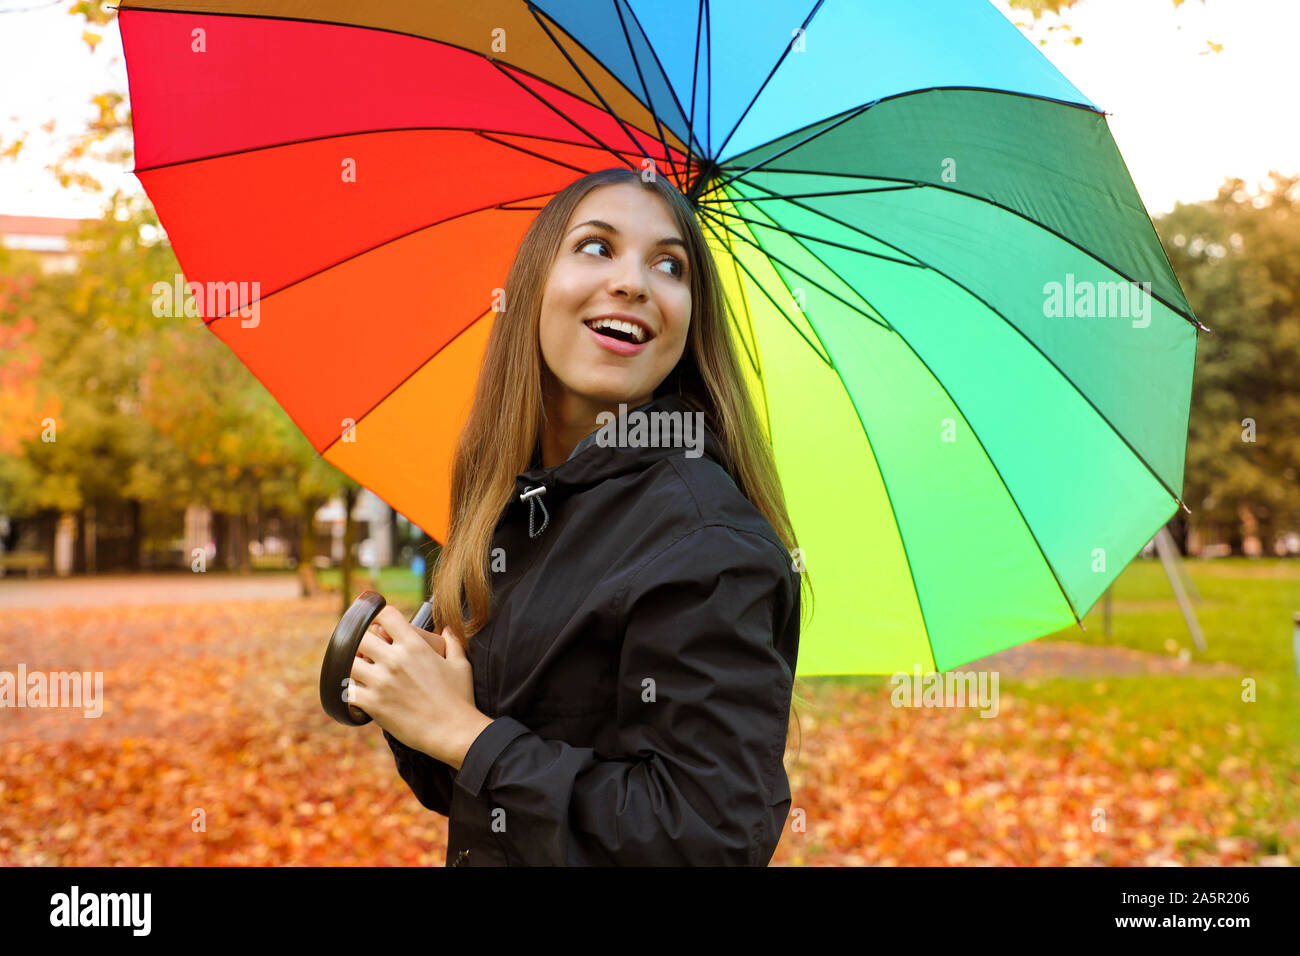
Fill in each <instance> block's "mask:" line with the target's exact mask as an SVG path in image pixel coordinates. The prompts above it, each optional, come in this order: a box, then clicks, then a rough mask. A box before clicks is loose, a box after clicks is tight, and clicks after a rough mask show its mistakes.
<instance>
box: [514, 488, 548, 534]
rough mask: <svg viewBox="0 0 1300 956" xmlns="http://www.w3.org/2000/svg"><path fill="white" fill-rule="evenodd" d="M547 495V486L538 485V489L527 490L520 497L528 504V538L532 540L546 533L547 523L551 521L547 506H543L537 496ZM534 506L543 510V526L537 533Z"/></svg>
mask: <svg viewBox="0 0 1300 956" xmlns="http://www.w3.org/2000/svg"><path fill="white" fill-rule="evenodd" d="M545 493H546V486H545V485H538V486H537V487H536V488H531V487H530V488H526V489H525V490H524V493H523V494H522V495H520V496H519V500H520V501H527V502H528V537H530V538H535V537H537V536H538V535H539V534H541V533H542V532H543V531H545V530H546V525H547V523H548V522H549V521H550V520H551V516H550V515H549V514H547V512H546V505H545V504H543V502H542V499H541V498H539V497H536V496H537V495H542V494H545ZM534 505H541V508H542V526H541V527H540V528H538V529H537V530H536V531H534V530H533V525H534V523H535V514H534V511H533V506H534Z"/></svg>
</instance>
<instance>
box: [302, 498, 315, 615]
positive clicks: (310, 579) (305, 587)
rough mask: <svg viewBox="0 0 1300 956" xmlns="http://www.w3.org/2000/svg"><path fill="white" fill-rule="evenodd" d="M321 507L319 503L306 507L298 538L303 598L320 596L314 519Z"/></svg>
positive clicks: (312, 502) (306, 505) (311, 503)
mask: <svg viewBox="0 0 1300 956" xmlns="http://www.w3.org/2000/svg"><path fill="white" fill-rule="evenodd" d="M319 507H320V503H319V502H317V501H309V502H307V503H306V504H305V505H304V511H305V514H304V515H303V517H302V519H301V526H300V531H301V533H300V535H299V538H298V582H299V584H300V586H301V590H302V596H303V597H315V596H316V595H318V594H320V590H321V589H320V579H319V578H318V577H317V576H316V525H315V522H314V521H313V519H314V518H315V516H316V511H317V509H318V508H319Z"/></svg>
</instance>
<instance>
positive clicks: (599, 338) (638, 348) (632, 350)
mask: <svg viewBox="0 0 1300 956" xmlns="http://www.w3.org/2000/svg"><path fill="white" fill-rule="evenodd" d="M582 327H583V328H584V329H586V330H587V334H588V335H590V336H591V337H592V338H594V339H595V340H596V343H597V344H598V345H599V346H600V347H601V348H604V349H608V350H609V351H611V352H613V353H614V354H615V355H639V354H640V353H641V352H642V351H643V350H644V349H645V347H646V346H647V345H649V344H650V342H649V340H647V341H645V342H639V343H638V342H624V341H622V340H620V339H616V338H611V337H610V336H608V335H601V334H600V333H599V332H593V331H592V329H591V326H589V325H586V324H585V323H584V324H583V326H582Z"/></svg>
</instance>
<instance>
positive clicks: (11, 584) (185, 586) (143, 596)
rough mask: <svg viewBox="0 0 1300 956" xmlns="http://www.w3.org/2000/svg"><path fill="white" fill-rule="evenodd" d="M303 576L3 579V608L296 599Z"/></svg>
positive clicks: (0, 590)
mask: <svg viewBox="0 0 1300 956" xmlns="http://www.w3.org/2000/svg"><path fill="white" fill-rule="evenodd" d="M298 593H299V588H298V576H297V574H295V573H294V572H292V571H289V572H286V573H283V574H281V573H265V572H259V573H257V574H250V575H239V574H232V573H229V572H225V571H221V572H204V573H202V574H198V573H194V572H188V573H187V572H183V571H182V572H177V573H174V574H104V575H98V576H96V577H69V578H28V577H26V576H25V575H23V576H15V575H12V574H10V575H6V576H5V577H3V578H0V610H3V609H7V608H22V607H104V606H107V605H114V604H192V603H194V602H196V601H282V600H284V599H286V598H294V597H297V596H298Z"/></svg>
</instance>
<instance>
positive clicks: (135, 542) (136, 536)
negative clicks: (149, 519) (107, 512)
mask: <svg viewBox="0 0 1300 956" xmlns="http://www.w3.org/2000/svg"><path fill="white" fill-rule="evenodd" d="M127 507H128V508H130V512H131V544H130V547H128V548H127V556H126V566H127V567H128V568H130V569H131V570H132V571H139V570H140V566H141V550H142V549H143V546H144V536H143V535H142V534H141V533H140V532H141V524H142V523H143V522H142V521H141V511H142V508H141V505H140V502H138V501H136V500H135V499H134V498H131V499H130V500H129V501H127Z"/></svg>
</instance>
